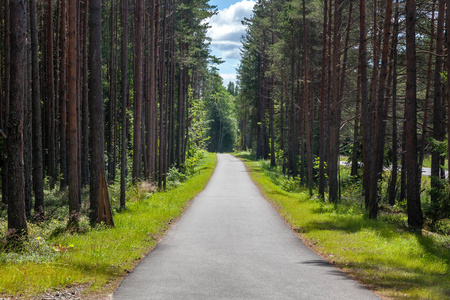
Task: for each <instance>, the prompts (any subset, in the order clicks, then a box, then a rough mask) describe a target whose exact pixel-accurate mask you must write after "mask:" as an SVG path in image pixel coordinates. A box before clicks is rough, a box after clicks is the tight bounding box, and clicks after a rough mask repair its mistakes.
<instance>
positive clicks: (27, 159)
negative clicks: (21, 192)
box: [23, 5, 33, 220]
mask: <svg viewBox="0 0 450 300" xmlns="http://www.w3.org/2000/svg"><path fill="white" fill-rule="evenodd" d="M29 8H30V7H29V5H26V6H25V10H26V12H25V16H26V17H25V20H26V21H25V23H26V34H25V39H26V41H27V42H26V49H25V56H26V57H25V66H26V67H25V71H26V75H25V82H24V85H25V90H24V92H25V107H24V123H23V124H24V130H23V141H24V175H25V215H26V217H27V219H28V220H29V219H30V217H31V209H32V207H33V184H32V175H31V173H32V171H31V169H32V165H33V159H32V152H33V144H32V129H31V128H32V118H33V114H32V108H31V101H32V99H31V43H30V38H31V35H30V32H31V28H30V10H29Z"/></svg>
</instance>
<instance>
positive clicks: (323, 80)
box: [319, 0, 328, 199]
mask: <svg viewBox="0 0 450 300" xmlns="http://www.w3.org/2000/svg"><path fill="white" fill-rule="evenodd" d="M327 14H328V0H324V8H323V29H322V70H321V88H320V108H319V119H320V120H319V123H320V140H319V157H320V162H319V197H320V198H321V199H324V198H325V153H326V151H325V149H326V143H325V140H326V131H325V126H326V125H325V120H326V119H325V108H326V103H325V102H326V101H327V96H326V92H325V90H326V82H327V78H326V65H327V64H326V60H327V32H328V31H327V20H328V16H327Z"/></svg>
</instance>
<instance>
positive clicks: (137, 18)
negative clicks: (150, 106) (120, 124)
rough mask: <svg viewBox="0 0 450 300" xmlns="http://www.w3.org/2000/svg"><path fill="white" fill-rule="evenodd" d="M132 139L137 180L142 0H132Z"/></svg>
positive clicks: (139, 174)
mask: <svg viewBox="0 0 450 300" xmlns="http://www.w3.org/2000/svg"><path fill="white" fill-rule="evenodd" d="M134 5H135V7H134V30H135V39H134V44H135V45H134V47H135V48H134V49H135V50H134V141H133V147H134V148H133V180H135V181H136V180H138V179H139V178H140V177H141V172H142V128H141V126H142V21H143V12H144V10H143V7H142V0H135V1H134Z"/></svg>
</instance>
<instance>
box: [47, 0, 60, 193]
mask: <svg viewBox="0 0 450 300" xmlns="http://www.w3.org/2000/svg"><path fill="white" fill-rule="evenodd" d="M52 4H53V1H52V0H48V1H47V6H46V10H47V11H46V16H47V21H46V42H47V43H46V46H47V47H46V56H47V60H46V63H47V65H46V67H47V81H46V86H47V93H46V94H47V95H46V96H47V99H46V100H47V101H46V104H47V122H48V124H47V126H48V130H47V135H46V136H47V149H48V166H47V175H48V176H49V177H50V189H52V190H53V189H54V188H55V183H56V177H57V175H56V142H55V136H56V135H55V125H56V123H55V77H54V63H53V7H52V6H53V5H52Z"/></svg>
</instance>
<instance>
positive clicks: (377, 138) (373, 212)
mask: <svg viewBox="0 0 450 300" xmlns="http://www.w3.org/2000/svg"><path fill="white" fill-rule="evenodd" d="M391 16H392V0H388V1H387V2H386V16H385V24H384V33H383V49H382V54H381V69H380V80H379V87H378V97H377V98H376V99H373V106H374V108H375V109H374V110H375V115H374V117H375V119H374V120H375V124H374V131H373V135H372V151H373V152H372V170H371V173H370V195H369V218H371V219H376V218H377V215H378V180H379V179H380V178H381V173H382V171H383V152H384V149H383V141H384V132H383V130H382V128H383V123H384V121H385V120H384V111H385V105H386V103H385V102H386V100H385V91H386V79H387V69H388V54H389V38H390V34H391Z"/></svg>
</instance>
